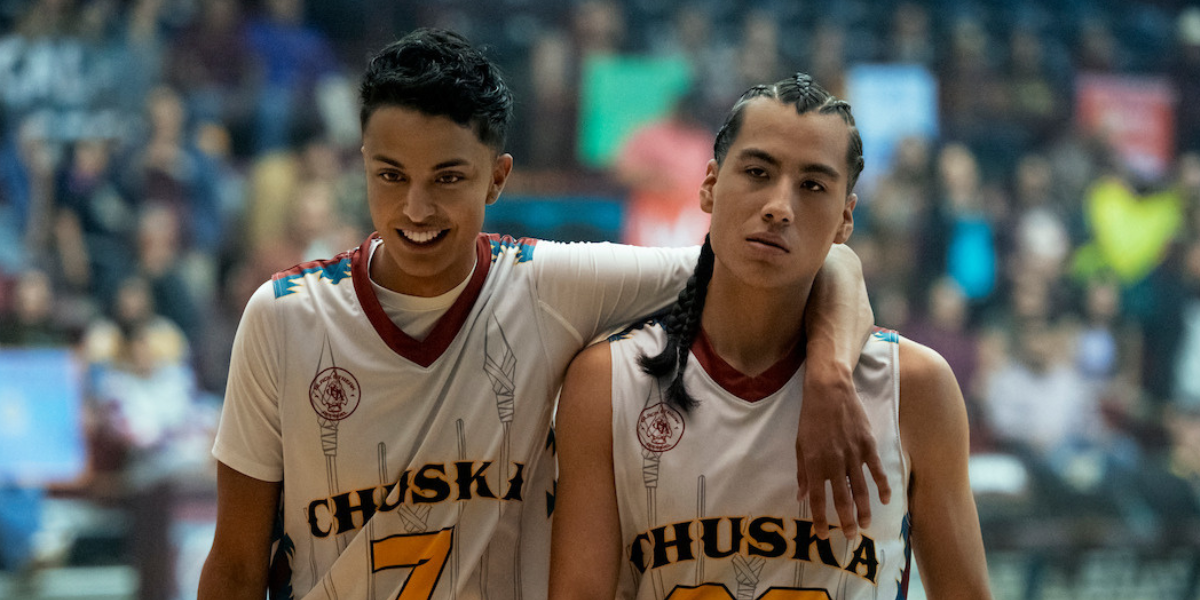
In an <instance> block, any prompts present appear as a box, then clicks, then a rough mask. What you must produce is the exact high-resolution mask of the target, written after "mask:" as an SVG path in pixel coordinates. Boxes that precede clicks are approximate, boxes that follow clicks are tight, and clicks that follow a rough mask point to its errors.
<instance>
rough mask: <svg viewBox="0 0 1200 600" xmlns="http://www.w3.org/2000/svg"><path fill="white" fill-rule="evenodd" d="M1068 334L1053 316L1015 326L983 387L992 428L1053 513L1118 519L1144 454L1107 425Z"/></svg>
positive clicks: (989, 422) (1001, 446) (986, 411)
mask: <svg viewBox="0 0 1200 600" xmlns="http://www.w3.org/2000/svg"><path fill="white" fill-rule="evenodd" d="M1063 334H1064V330H1063V329H1062V328H1061V327H1060V326H1058V325H1056V324H1055V323H1054V322H1052V321H1048V320H1025V321H1022V322H1020V323H1019V324H1018V325H1017V327H1016V328H1015V329H1014V330H1013V331H1012V338H1011V345H1010V350H1009V352H1010V353H1009V355H1008V357H1007V358H1006V360H1005V362H1004V363H1003V364H1002V365H1000V367H999V369H998V370H997V371H996V372H994V373H991V374H989V375H988V380H987V382H986V384H985V392H984V398H983V399H984V408H985V414H986V418H987V426H988V428H989V429H990V431H991V433H992V434H993V435H994V436H995V439H996V441H997V444H998V447H999V448H1000V449H1001V450H1002V451H1006V452H1009V453H1012V454H1015V455H1017V456H1019V457H1021V458H1022V459H1023V460H1024V461H1025V463H1026V468H1027V469H1028V470H1029V471H1030V473H1031V474H1032V475H1033V476H1034V478H1035V480H1036V482H1037V483H1036V484H1035V485H1036V486H1037V488H1038V493H1039V494H1040V498H1041V502H1042V504H1041V506H1043V507H1049V508H1050V509H1051V513H1052V514H1059V515H1065V514H1076V515H1082V514H1088V513H1092V514H1107V515H1109V516H1117V515H1118V514H1120V512H1121V510H1122V508H1123V501H1124V500H1125V497H1126V495H1128V494H1129V493H1130V491H1131V488H1130V487H1129V485H1130V484H1129V478H1130V477H1131V476H1132V473H1133V472H1134V469H1135V466H1136V461H1137V460H1138V453H1137V450H1136V447H1134V446H1132V444H1131V443H1130V442H1129V441H1128V440H1125V439H1123V438H1121V437H1120V436H1118V435H1117V434H1116V432H1114V431H1112V430H1111V429H1110V428H1109V427H1108V426H1107V424H1106V423H1105V421H1104V418H1103V415H1102V414H1101V410H1100V408H1101V407H1100V402H1099V398H1097V397H1096V395H1095V393H1094V388H1093V387H1091V386H1088V385H1087V383H1086V380H1085V379H1084V377H1083V375H1082V374H1081V373H1080V372H1079V371H1078V369H1077V368H1076V367H1075V365H1074V364H1073V363H1072V361H1071V360H1070V359H1069V354H1068V353H1067V352H1066V350H1067V347H1066V344H1065V341H1066V340H1065V339H1064V335H1063Z"/></svg>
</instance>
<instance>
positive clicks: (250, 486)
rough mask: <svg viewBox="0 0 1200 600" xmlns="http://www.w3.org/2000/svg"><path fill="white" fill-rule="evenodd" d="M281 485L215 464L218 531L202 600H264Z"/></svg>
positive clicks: (203, 579) (203, 575)
mask: <svg viewBox="0 0 1200 600" xmlns="http://www.w3.org/2000/svg"><path fill="white" fill-rule="evenodd" d="M279 487H280V484H279V482H270V481H260V480H258V479H254V478H253V477H249V476H247V475H243V474H241V473H239V472H237V471H235V470H233V469H232V468H230V467H228V466H226V465H225V463H217V532H216V536H215V537H214V539H213V546H212V550H211V551H210V552H209V554H208V560H206V561H204V569H203V570H202V571H201V572H200V594H199V599H200V600H239V599H246V600H262V599H263V598H265V597H266V594H267V569H268V566H269V563H270V558H271V557H270V552H271V529H272V527H273V526H274V524H275V513H276V510H277V508H278V504H279Z"/></svg>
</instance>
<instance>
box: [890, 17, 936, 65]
mask: <svg viewBox="0 0 1200 600" xmlns="http://www.w3.org/2000/svg"><path fill="white" fill-rule="evenodd" d="M934 41H935V40H934V35H933V31H932V30H931V28H930V23H929V9H928V7H926V5H925V4H922V3H920V2H900V3H899V4H897V5H896V9H895V10H894V11H893V12H892V22H891V30H890V39H889V40H888V49H887V52H886V53H885V54H884V56H883V58H884V60H887V61H891V62H897V63H906V64H917V65H923V66H925V67H929V68H931V69H932V68H933V66H934V61H935V59H936V57H937V55H936V53H935V48H934Z"/></svg>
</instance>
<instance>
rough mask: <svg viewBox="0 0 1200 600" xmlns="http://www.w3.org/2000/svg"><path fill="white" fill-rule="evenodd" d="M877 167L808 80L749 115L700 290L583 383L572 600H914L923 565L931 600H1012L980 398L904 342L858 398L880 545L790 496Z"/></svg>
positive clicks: (870, 348)
mask: <svg viewBox="0 0 1200 600" xmlns="http://www.w3.org/2000/svg"><path fill="white" fill-rule="evenodd" d="M862 165H863V160H862V142H861V140H860V138H859V135H858V132H857V129H856V128H855V125H854V118H853V116H852V115H851V113H850V106H849V105H848V104H847V103H845V102H843V101H841V100H838V99H837V98H835V97H832V96H831V95H829V93H828V92H826V91H825V90H824V89H822V88H821V87H819V86H818V85H816V84H815V83H813V81H812V79H811V78H810V77H809V76H808V75H805V74H798V75H796V76H795V77H794V78H791V79H787V80H783V81H780V82H777V83H775V84H773V85H766V86H758V87H754V88H752V89H750V90H749V91H748V92H746V94H745V95H743V96H742V98H741V100H739V101H738V102H737V104H735V106H734V107H733V109H732V110H731V112H730V113H729V116H728V118H727V120H726V121H725V125H724V126H723V127H722V128H721V130H720V132H719V133H718V135H717V140H716V144H715V159H714V160H712V161H710V162H709V164H708V173H707V176H706V178H705V180H704V183H703V185H702V188H701V193H700V204H701V207H702V208H703V210H705V211H706V212H709V213H711V215H712V220H711V228H710V234H709V236H708V238H707V239H706V241H705V243H704V246H703V248H702V250H701V252H700V258H699V260H698V262H697V265H696V268H695V274H694V276H693V277H692V278H691V279H690V280H689V281H688V284H687V289H686V290H685V291H684V292H683V293H682V294H680V297H679V301H678V302H677V303H676V304H675V305H674V306H673V307H672V309H671V311H670V313H669V314H668V315H667V316H666V318H665V319H663V320H662V321H661V322H653V321H651V322H647V323H644V324H641V325H638V326H635V327H633V328H631V329H630V330H628V331H627V332H625V333H623V334H620V335H617V336H614V337H613V338H611V339H610V340H609V341H608V343H605V344H598V345H596V346H593V347H591V348H588V349H587V350H585V351H584V352H582V353H581V354H580V355H579V356H578V357H577V358H576V360H575V361H574V362H573V363H572V365H571V367H570V370H569V371H568V374H567V377H566V381H565V383H564V385H563V390H562V398H561V400H560V404H559V412H558V418H557V425H556V431H557V432H558V439H559V446H558V457H559V486H558V492H559V494H558V504H557V506H556V512H555V521H554V532H553V545H552V558H551V580H550V595H551V597H552V598H554V599H555V600H574V599H579V598H595V599H600V598H603V599H605V600H610V599H612V598H614V597H616V598H638V599H639V600H651V599H657V600H662V599H663V598H670V599H672V600H683V599H687V600H701V599H703V600H725V599H730V600H732V599H733V598H735V597H736V598H739V599H750V598H757V599H760V600H818V599H825V600H829V599H834V600H859V599H864V600H865V599H877V598H889V599H890V598H905V597H907V595H906V594H907V585H908V577H909V573H910V569H911V566H910V556H911V551H912V550H915V553H916V558H917V561H918V563H919V565H920V571H921V578H922V580H923V582H924V584H925V589H926V591H927V592H928V597H929V598H932V599H939V600H944V599H954V600H972V599H985V598H990V594H989V592H988V588H987V572H986V564H985V561H984V552H983V543H982V541H981V538H980V532H979V522H978V517H977V514H976V511H975V504H974V499H973V497H972V495H971V490H970V486H969V482H968V479H967V421H966V412H965V409H964V405H963V399H962V394H961V392H960V391H959V389H958V385H957V384H956V382H955V380H954V376H953V374H952V373H951V371H950V368H949V367H948V366H947V364H946V362H945V361H944V360H943V359H942V358H941V357H940V356H939V355H938V354H936V353H935V352H934V351H932V350H930V349H928V348H925V347H923V346H920V345H918V344H915V343H912V342H910V341H908V340H907V339H903V338H900V337H899V336H898V335H897V334H896V333H895V332H890V331H878V332H876V333H875V334H874V335H873V336H872V338H871V340H870V341H869V342H868V343H867V344H866V346H865V347H864V348H863V351H862V355H861V357H860V359H859V362H858V367H857V369H856V371H855V374H854V380H855V385H856V387H857V388H858V391H859V396H860V398H861V399H862V402H863V405H864V407H865V409H866V411H867V414H868V416H869V419H870V423H871V426H872V430H873V432H874V434H875V436H876V440H877V442H878V448H879V452H880V456H881V458H882V460H883V464H884V466H885V470H886V472H887V476H888V478H889V480H890V481H891V485H892V488H893V489H895V490H896V491H897V492H898V493H897V498H895V499H893V500H892V501H891V503H890V504H889V505H887V506H883V505H880V504H875V505H873V506H872V511H871V512H872V520H871V524H870V525H869V526H867V527H864V528H862V529H861V530H860V531H859V532H857V534H856V535H850V536H842V535H832V536H830V537H829V539H820V538H818V537H817V536H815V535H814V534H813V530H812V524H813V521H814V518H813V514H812V512H811V511H810V507H809V506H807V503H805V502H798V501H797V497H796V493H795V489H794V486H792V485H790V484H789V482H788V478H787V475H788V474H789V473H791V471H792V470H794V469H795V468H796V465H795V463H794V462H793V461H794V458H793V456H792V453H791V452H789V451H788V450H789V449H790V447H791V444H792V440H793V439H794V438H795V436H796V423H797V419H798V418H800V411H801V406H800V405H799V404H800V403H797V402H795V397H796V396H797V395H801V378H802V377H803V374H804V366H805V365H807V364H812V362H813V361H814V360H816V359H817V358H818V357H816V356H814V355H813V354H811V353H809V354H807V356H806V346H805V337H804V336H805V331H804V327H803V321H802V318H803V317H802V315H801V310H802V309H803V308H804V307H805V304H806V302H807V303H809V305H810V306H811V297H810V290H811V286H812V284H813V279H814V277H815V275H816V273H817V271H818V269H819V268H820V267H821V262H822V261H823V260H824V258H825V256H826V254H827V253H828V252H829V251H830V248H831V246H836V245H839V244H841V243H843V242H845V241H846V240H847V239H848V238H849V236H850V232H851V230H852V229H853V209H854V205H855V203H856V201H857V198H856V196H855V195H854V194H853V193H852V192H853V189H854V183H855V181H856V179H857V177H858V174H859V173H860V171H861V170H862ZM798 309H801V310H798ZM809 350H810V351H811V347H809ZM801 400H802V402H803V403H807V402H813V401H820V400H821V399H819V398H814V397H811V396H809V395H807V394H804V395H802V398H801Z"/></svg>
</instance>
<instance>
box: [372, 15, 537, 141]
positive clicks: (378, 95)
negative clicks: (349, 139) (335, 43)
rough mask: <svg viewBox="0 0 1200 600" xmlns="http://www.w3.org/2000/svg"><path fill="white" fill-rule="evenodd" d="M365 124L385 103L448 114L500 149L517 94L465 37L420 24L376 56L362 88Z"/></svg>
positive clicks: (427, 112) (481, 139)
mask: <svg viewBox="0 0 1200 600" xmlns="http://www.w3.org/2000/svg"><path fill="white" fill-rule="evenodd" d="M359 96H360V99H361V101H362V109H361V111H360V113H359V119H360V121H361V124H362V126H363V127H364V128H365V127H366V125H367V121H368V120H369V119H370V118H371V115H372V114H374V113H375V111H376V110H377V109H378V108H379V107H381V106H399V107H403V108H409V109H413V110H417V111H420V112H422V113H425V114H427V115H432V116H445V117H448V118H450V119H451V120H453V121H454V122H456V123H459V124H460V125H464V126H470V127H471V128H472V129H473V130H474V132H475V135H476V136H477V137H478V138H479V140H480V141H481V142H483V143H484V144H487V145H488V146H490V147H492V148H494V149H496V151H501V150H503V149H504V142H505V137H506V136H507V134H508V126H509V123H510V121H511V120H512V113H513V96H512V92H511V91H510V90H509V89H508V85H507V84H505V83H504V79H503V77H501V75H500V71H499V69H498V68H497V67H496V65H495V64H493V63H492V62H491V61H490V60H488V59H487V58H486V57H484V56H483V53H482V52H480V51H479V50H478V49H476V48H475V47H474V46H472V45H471V43H470V42H468V41H467V39H466V38H464V37H463V36H461V35H459V34H457V33H454V32H452V31H445V30H440V29H426V28H422V29H417V30H415V31H413V32H412V33H409V34H408V35H406V36H404V37H403V38H401V39H399V40H397V41H395V42H393V43H391V44H389V45H388V46H387V47H385V48H384V49H382V50H380V51H379V52H378V53H377V54H375V56H374V57H372V58H371V61H370V64H368V66H367V69H366V72H365V73H364V74H363V79H362V85H361V86H360V88H359Z"/></svg>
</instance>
